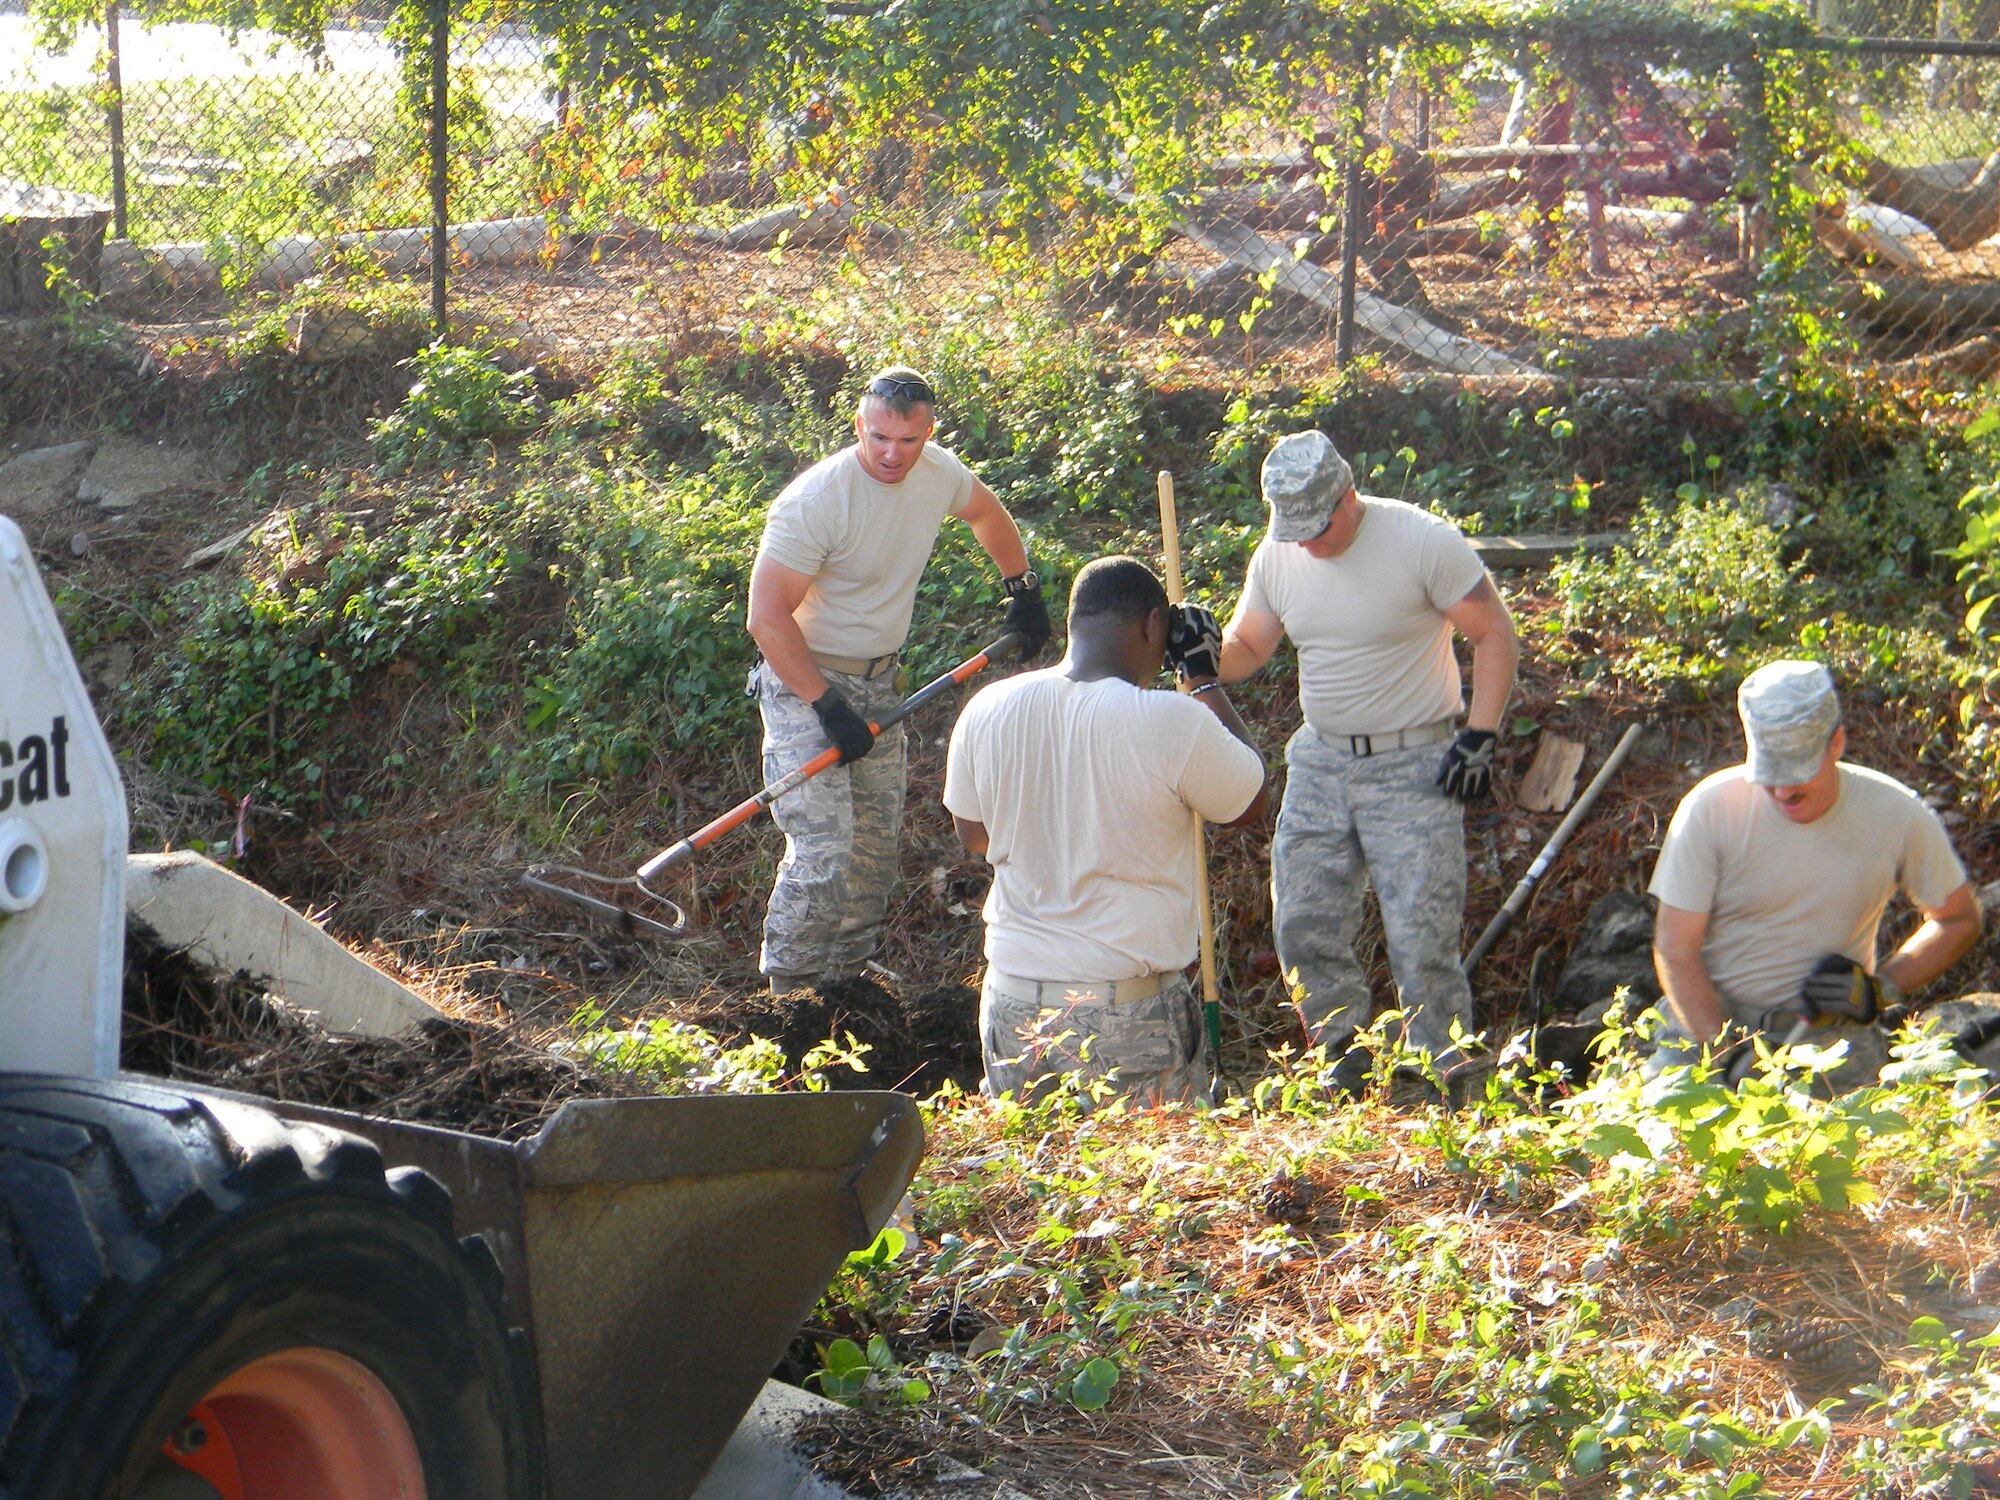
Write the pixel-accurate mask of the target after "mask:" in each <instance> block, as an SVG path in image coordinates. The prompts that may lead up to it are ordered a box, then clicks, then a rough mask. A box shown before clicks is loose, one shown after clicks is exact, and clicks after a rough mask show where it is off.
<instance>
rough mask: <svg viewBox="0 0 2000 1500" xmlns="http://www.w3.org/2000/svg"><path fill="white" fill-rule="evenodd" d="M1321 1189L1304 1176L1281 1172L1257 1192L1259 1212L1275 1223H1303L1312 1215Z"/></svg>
mask: <svg viewBox="0 0 2000 1500" xmlns="http://www.w3.org/2000/svg"><path fill="white" fill-rule="evenodd" d="M1318 1198H1319V1190H1318V1189H1317V1188H1315V1187H1314V1186H1313V1185H1312V1183H1311V1182H1309V1181H1307V1180H1306V1179H1305V1178H1303V1177H1294V1176H1292V1174H1291V1173H1289V1172H1279V1173H1278V1174H1277V1175H1275V1176H1274V1177H1272V1179H1271V1180H1270V1181H1269V1182H1267V1183H1265V1184H1264V1186H1263V1187H1262V1188H1261V1189H1260V1190H1259V1191H1258V1193H1257V1212H1258V1213H1260V1214H1262V1215H1263V1216H1264V1217H1265V1218H1267V1219H1269V1220H1270V1221H1271V1222H1272V1223H1274V1224H1303V1223H1305V1221H1306V1220H1307V1219H1310V1218H1311V1217H1312V1212H1313V1204H1314V1203H1315V1202H1316V1201H1317V1200H1318Z"/></svg>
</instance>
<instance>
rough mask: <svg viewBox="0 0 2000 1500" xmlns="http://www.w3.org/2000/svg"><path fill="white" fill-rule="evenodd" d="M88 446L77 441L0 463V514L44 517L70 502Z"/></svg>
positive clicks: (74, 495)
mask: <svg viewBox="0 0 2000 1500" xmlns="http://www.w3.org/2000/svg"><path fill="white" fill-rule="evenodd" d="M91 447H92V445H91V444H90V443H89V442H79V443H61V444H58V445H57V446H56V447H53V448H32V449H30V450H29V451H28V452H26V453H23V454H20V455H18V456H16V457H15V458H13V459H11V460H9V461H8V462H7V463H5V464H0V515H9V516H17V517H28V516H45V515H47V514H48V513H49V512H50V511H53V510H56V509H58V508H59V507H61V506H65V505H68V504H70V503H71V502H73V501H74V500H75V499H76V498H77V494H76V481H77V476H78V475H80V474H82V473H83V470H84V466H85V465H86V464H88V463H89V462H90V451H91Z"/></svg>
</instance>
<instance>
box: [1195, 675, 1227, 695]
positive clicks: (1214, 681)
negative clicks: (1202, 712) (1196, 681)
mask: <svg viewBox="0 0 2000 1500" xmlns="http://www.w3.org/2000/svg"><path fill="white" fill-rule="evenodd" d="M1221 686H1222V679H1221V678H1220V677H1211V678H1209V679H1208V681H1206V682H1204V683H1203V684H1202V685H1201V686H1200V687H1191V688H1189V689H1188V696H1189V697H1190V698H1199V697H1200V696H1201V695H1202V694H1203V693H1205V692H1207V691H1208V690H1209V689H1211V688H1219V687H1221Z"/></svg>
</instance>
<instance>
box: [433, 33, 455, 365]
mask: <svg viewBox="0 0 2000 1500" xmlns="http://www.w3.org/2000/svg"><path fill="white" fill-rule="evenodd" d="M450 79H451V4H450V0H436V7H435V9H434V10H433V11H432V12H431V139H430V152H431V329H432V331H433V332H434V333H436V334H437V335H438V336H439V337H440V338H442V337H443V336H444V333H445V289H446V277H447V274H448V269H449V268H448V262H449V261H450V259H451V206H450V196H451V189H450V173H449V172H448V170H447V168H448V166H449V156H450V152H451V122H450V112H449V108H448V104H449V100H448V98H447V94H448V93H449V90H450V86H451V84H450Z"/></svg>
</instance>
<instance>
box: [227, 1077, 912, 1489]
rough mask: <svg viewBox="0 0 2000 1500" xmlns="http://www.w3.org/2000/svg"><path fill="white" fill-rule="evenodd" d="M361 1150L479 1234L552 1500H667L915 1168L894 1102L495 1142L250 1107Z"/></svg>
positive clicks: (767, 1104)
mask: <svg viewBox="0 0 2000 1500" xmlns="http://www.w3.org/2000/svg"><path fill="white" fill-rule="evenodd" d="M260 1102H263V1103H264V1104H265V1107H266V1108H270V1109H272V1110H273V1111H274V1112H275V1113H278V1114H281V1115H284V1116H286V1117H288V1118H291V1119H297V1120H308V1121H313V1122H316V1123H320V1124H325V1125H329V1126H332V1127H334V1128H336V1129H340V1130H346V1131H350V1132H353V1133H355V1134H358V1135H362V1136H365V1137H366V1138H367V1139H369V1140H371V1141H372V1142H374V1143H375V1145H376V1146H377V1148H378V1149H379V1150H380V1151H381V1152H382V1154H383V1157H384V1159H385V1160H386V1161H387V1163H388V1164H389V1165H391V1166H400V1165H408V1166H416V1167H421V1168H423V1169H424V1170H425V1171H427V1172H429V1173H431V1175H433V1176H434V1177H436V1178H438V1179H439V1180H440V1181H441V1182H442V1183H443V1184H444V1185H445V1186H446V1187H447V1188H448V1189H450V1191H451V1194H452V1204H453V1219H454V1228H455V1229H456V1230H457V1232H458V1233H459V1234H461V1235H466V1234H484V1235H485V1236H486V1237H487V1238H488V1241H489V1242H490V1243H491V1244H492V1246H493V1248H494V1251H495V1253H496V1255H497V1256H498V1258H499V1260H500V1264H501V1269H502V1271H503V1273H504V1274H505V1277H506V1293H505V1297H506V1310H507V1314H508V1318H509V1321H510V1322H513V1323H515V1324H517V1325H519V1326H521V1327H524V1328H526V1329H527V1330H528V1332H529V1336H530V1338H531V1340H532V1342H533V1346H534V1353H535V1363H536V1367H537V1372H538V1375H539V1386H540V1400H541V1424H542V1443H543V1450H544V1468H545V1472H546V1474H547V1495H548V1497H549V1500H678V1497H683V1496H687V1495H690V1494H692V1493H693V1492H694V1490H695V1487H696V1486H697V1485H698V1484H699V1483H700V1481H701V1477H702V1475H703V1474H704V1473H706V1472H707V1470H708V1468H709V1466H710V1465H711V1464H712V1463H713V1462H714V1461H715V1458H716V1456H717V1455H718V1454H719V1453H720V1452H721V1451H722V1448H723V1446H724V1444H726V1443H727V1442H728V1440H729V1436H730V1434H731V1432H732V1431H734V1429H735V1427H736V1424H737V1422H738V1421H739V1420H740V1419H741V1418H742V1416H743V1414H744V1412H746V1411H747V1410H748V1409H749V1407H750V1404H751V1402H752V1401H754V1400H755V1399H756V1396H757V1392H758V1390H759V1389H760V1388H761V1387H762V1385H763V1383H764V1380H765V1378H766V1377H767V1376H768V1375H769V1374H770V1373H771V1371H772V1369H773V1367H774V1366H775V1365H776V1364H777V1362H778V1360H779V1358H780V1357H781V1356H782V1355H783V1354H784V1352H785V1348H786V1346H787V1344H788V1343H789V1342H790V1340H791V1338H792V1335H793V1334H794V1333H795V1332H796V1331H797V1329H798V1327H799V1324H800V1323H801V1322H802V1321H803V1320H804V1318H805V1315H806V1314H807V1313H808V1312H810V1311H811V1310H812V1307H813V1304H814V1303H815V1302H816V1301H817V1300H818V1298H819V1296H820V1294H821V1292H822V1291H824V1290H825V1288H826V1285H827V1283H828V1282H829V1281H830V1280H831V1279H832V1277H833V1274H834V1272H835V1271H837V1270H838V1269H839V1267H840V1264H841V1261H842V1260H843V1259H844V1258H845V1257H846V1256H847V1255H848V1253H849V1252H850V1251H853V1250H858V1249H865V1248H866V1247H867V1246H868V1244H869V1243H870V1242H871V1241H872V1240H873V1238H874V1236H875V1234H876V1233H877V1232H878V1231H879V1230H880V1228H881V1226H882V1225H883V1224H884V1223H885V1222H887V1220H888V1218H889V1215H890V1214H891V1213H892V1212H893V1211H894V1209H895V1206H896V1204H897V1202H898V1201H899V1200H900V1199H901V1197H902V1194H903V1191H904V1188H905V1187H906V1185H907V1184H908V1182H909V1179H910V1175H911V1173H912V1172H914V1171H915V1169H916V1164H917V1158H918V1156H919V1155H920V1154H921V1152H922V1149H923V1127H922V1124H921V1123H920V1119H919V1116H918V1113H917V1109H916V1106H915V1105H914V1104H913V1103H912V1102H911V1101H910V1100H909V1099H908V1098H906V1097H905V1096H903V1095H900V1094H892V1093H839V1094H785V1095H768V1096H759V1097H751V1096H743V1097H726V1098H714V1097H705V1098H689V1099H593V1100H574V1101H572V1102H570V1103H569V1104H566V1105H564V1106H563V1108H562V1109H561V1110H560V1111H558V1112H557V1114H556V1115H555V1117H554V1118H553V1119H551V1120H550V1121H549V1123H548V1124H547V1125H546V1126H544V1127H543V1129H542V1130H541V1132H540V1134H538V1135H536V1136H534V1137H533V1138H531V1139H529V1140H525V1141H520V1142H516V1143H512V1144H509V1143H505V1142H501V1141H495V1140H489V1139H486V1138H484V1137H480V1136H473V1135H465V1134H461V1133H459V1132H456V1131H449V1130H438V1129H433V1128H430V1127H426V1126H421V1125H407V1124H401V1123H398V1122H394V1121H386V1120H376V1119H370V1118H368V1117H365V1116H360V1115H354V1114H350V1113H347V1112H345V1111H340V1110H328V1109H320V1108H316V1107H312V1106H301V1105H287V1104H278V1105H271V1104H269V1103H268V1101H260Z"/></svg>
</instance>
